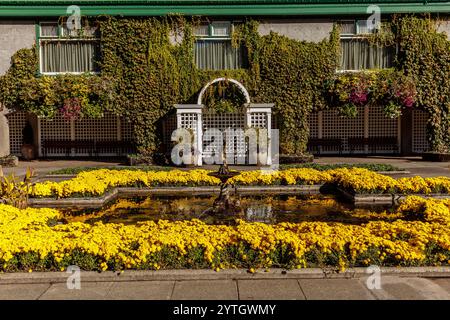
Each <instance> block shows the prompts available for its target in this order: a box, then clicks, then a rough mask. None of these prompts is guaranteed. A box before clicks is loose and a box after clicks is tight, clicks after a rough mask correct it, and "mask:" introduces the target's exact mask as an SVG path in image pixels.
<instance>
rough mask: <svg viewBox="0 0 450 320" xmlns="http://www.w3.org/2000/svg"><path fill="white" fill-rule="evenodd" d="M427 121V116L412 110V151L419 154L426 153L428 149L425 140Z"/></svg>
mask: <svg viewBox="0 0 450 320" xmlns="http://www.w3.org/2000/svg"><path fill="white" fill-rule="evenodd" d="M427 121H428V114H427V113H426V112H425V111H422V110H417V109H416V110H413V112H412V123H413V126H412V151H413V152H416V153H421V152H424V151H427V150H428V149H429V147H430V145H429V143H428V140H427Z"/></svg>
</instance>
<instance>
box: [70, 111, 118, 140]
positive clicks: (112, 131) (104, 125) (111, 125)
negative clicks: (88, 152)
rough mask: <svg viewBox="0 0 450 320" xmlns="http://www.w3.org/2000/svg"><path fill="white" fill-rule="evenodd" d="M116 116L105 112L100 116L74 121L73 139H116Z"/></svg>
mask: <svg viewBox="0 0 450 320" xmlns="http://www.w3.org/2000/svg"><path fill="white" fill-rule="evenodd" d="M117 127H118V126H117V116H116V115H113V114H111V113H105V115H104V116H103V117H101V118H97V119H90V118H83V119H80V120H76V121H75V140H95V141H108V140H109V141H111V140H117V130H118V128H117Z"/></svg>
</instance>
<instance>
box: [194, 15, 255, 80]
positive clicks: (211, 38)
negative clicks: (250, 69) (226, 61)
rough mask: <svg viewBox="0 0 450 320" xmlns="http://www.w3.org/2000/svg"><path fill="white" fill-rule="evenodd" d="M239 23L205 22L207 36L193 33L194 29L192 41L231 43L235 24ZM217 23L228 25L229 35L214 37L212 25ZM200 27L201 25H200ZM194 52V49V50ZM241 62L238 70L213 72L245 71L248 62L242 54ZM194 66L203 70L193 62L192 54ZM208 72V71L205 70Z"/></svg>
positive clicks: (234, 21)
mask: <svg viewBox="0 0 450 320" xmlns="http://www.w3.org/2000/svg"><path fill="white" fill-rule="evenodd" d="M239 22H241V21H239V20H213V21H207V22H206V23H207V25H208V35H197V34H196V33H195V29H194V37H195V40H194V41H197V40H199V41H230V42H231V41H232V39H233V32H234V30H235V24H236V23H239ZM206 23H204V24H203V25H206ZM219 23H223V24H228V26H229V35H227V36H224V35H219V36H217V35H214V24H219ZM200 25H202V24H200ZM194 47H195V46H194ZM194 50H195V48H194ZM241 59H244V60H242V61H241V62H242V65H241V66H240V67H239V68H235V69H213V70H214V71H228V70H241V69H247V68H246V67H244V66H247V65H248V61H247V59H248V58H247V56H246V55H245V54H244V56H242V57H241ZM194 64H195V65H196V66H197V68H199V69H201V70H203V69H202V68H200V67H199V66H198V65H197V63H196V61H195V53H194ZM205 70H208V69H205Z"/></svg>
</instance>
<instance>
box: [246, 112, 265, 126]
mask: <svg viewBox="0 0 450 320" xmlns="http://www.w3.org/2000/svg"><path fill="white" fill-rule="evenodd" d="M250 126H251V127H252V128H263V129H264V128H267V113H266V112H252V113H251V114H250Z"/></svg>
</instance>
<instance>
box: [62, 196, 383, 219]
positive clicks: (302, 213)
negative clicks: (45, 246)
mask: <svg viewBox="0 0 450 320" xmlns="http://www.w3.org/2000/svg"><path fill="white" fill-rule="evenodd" d="M216 199H217V196H210V197H208V196H206V197H200V196H192V197H186V196H183V197H180V196H178V197H177V196H150V197H134V198H121V199H118V200H116V201H114V202H113V203H110V204H108V205H106V206H105V207H104V208H102V209H100V210H99V209H91V210H90V209H77V208H71V209H67V208H64V209H61V211H62V212H63V214H64V218H63V222H76V221H78V222H85V223H96V222H100V221H101V222H103V223H123V224H137V223H139V222H143V221H149V220H153V221H158V220H170V221H177V220H191V219H199V220H202V221H204V222H205V223H207V224H227V225H228V224H234V223H235V221H236V220H237V219H241V220H245V221H249V222H263V223H268V224H275V223H280V222H302V221H322V222H345V223H351V224H360V223H365V222H368V221H369V219H370V220H373V219H374V218H375V219H376V214H377V213H381V212H385V211H388V212H389V211H390V210H391V209H390V208H389V207H386V206H376V207H375V206H372V207H364V208H355V207H354V206H353V205H351V204H348V203H343V202H340V201H337V200H336V198H334V197H332V196H300V195H298V196H293V195H273V196H268V195H264V196H233V197H232V201H233V205H234V206H233V208H224V209H223V210H220V212H217V211H215V210H214V209H213V208H214V207H215V206H214V203H215V200H216ZM380 219H387V218H386V216H385V215H384V216H383V215H380Z"/></svg>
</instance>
